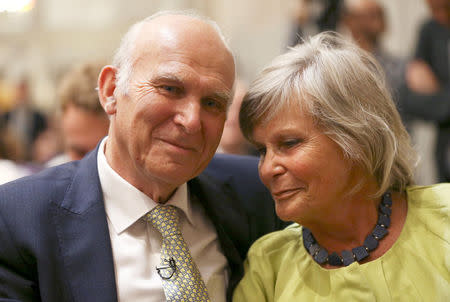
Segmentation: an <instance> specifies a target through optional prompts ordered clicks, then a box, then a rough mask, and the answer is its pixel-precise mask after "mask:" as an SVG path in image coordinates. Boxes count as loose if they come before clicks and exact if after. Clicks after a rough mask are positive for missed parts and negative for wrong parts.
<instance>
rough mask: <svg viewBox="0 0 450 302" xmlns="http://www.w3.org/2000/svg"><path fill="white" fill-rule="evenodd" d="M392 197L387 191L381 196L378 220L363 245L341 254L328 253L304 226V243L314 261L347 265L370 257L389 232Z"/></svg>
mask: <svg viewBox="0 0 450 302" xmlns="http://www.w3.org/2000/svg"><path fill="white" fill-rule="evenodd" d="M391 206H392V198H391V193H389V192H386V193H384V194H383V196H382V198H381V203H380V206H379V207H378V221H377V224H376V225H375V227H374V229H373V230H372V232H371V233H370V234H369V235H367V237H366V239H365V240H364V243H363V245H361V246H358V247H355V248H353V249H352V250H351V251H349V250H344V251H342V252H341V255H339V254H338V253H336V252H333V253H331V255H329V254H328V251H327V250H326V249H325V248H323V247H321V246H320V245H319V243H318V242H317V241H316V239H315V238H314V236H313V234H312V233H311V231H310V230H309V229H308V228H306V227H303V231H302V233H303V245H304V246H305V248H306V250H307V251H308V253H309V254H310V255H311V256H312V257H313V259H314V261H316V262H317V263H319V264H325V263H328V264H331V265H334V266H347V265H350V264H351V263H353V262H354V261H358V262H360V261H361V260H363V259H365V258H367V257H369V254H370V252H372V251H373V250H375V249H376V248H377V247H378V241H379V240H380V239H382V238H384V237H385V236H386V235H387V233H388V230H387V229H388V228H389V226H390V224H391V218H390V216H391V213H392V209H391Z"/></svg>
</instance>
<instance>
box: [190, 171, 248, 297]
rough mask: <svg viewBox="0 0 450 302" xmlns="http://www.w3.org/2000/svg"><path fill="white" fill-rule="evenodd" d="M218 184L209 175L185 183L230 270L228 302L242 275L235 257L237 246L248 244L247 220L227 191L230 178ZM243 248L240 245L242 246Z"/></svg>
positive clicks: (230, 192) (235, 198)
mask: <svg viewBox="0 0 450 302" xmlns="http://www.w3.org/2000/svg"><path fill="white" fill-rule="evenodd" d="M226 179H227V180H225V181H223V180H222V181H219V180H218V179H216V178H214V177H213V176H211V175H206V174H201V175H199V176H198V177H197V178H195V179H193V180H191V181H190V182H189V189H190V192H191V195H192V194H193V195H195V197H196V198H198V200H199V202H200V203H201V204H202V205H203V207H204V208H205V211H206V214H207V215H208V217H209V218H210V219H211V221H212V223H213V224H214V226H215V228H216V231H217V235H218V238H219V241H220V244H221V247H222V252H223V253H224V255H225V257H226V258H227V260H228V264H229V266H230V269H231V274H230V278H229V284H228V290H227V300H228V301H230V300H231V294H232V289H234V287H235V285H236V284H237V282H238V281H239V279H240V278H241V276H242V274H243V267H242V264H243V259H244V258H245V255H241V254H240V253H239V249H238V248H237V247H238V246H240V242H246V241H248V237H249V230H248V227H249V226H248V217H247V216H246V214H245V213H244V212H243V211H242V207H241V206H239V200H238V199H237V197H236V194H235V193H234V191H233V190H231V187H230V180H231V177H226ZM242 246H244V245H242Z"/></svg>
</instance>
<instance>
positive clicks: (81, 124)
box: [47, 62, 109, 166]
mask: <svg viewBox="0 0 450 302" xmlns="http://www.w3.org/2000/svg"><path fill="white" fill-rule="evenodd" d="M103 66H104V64H102V63H101V62H87V63H82V64H79V65H77V66H75V67H73V68H72V69H71V70H70V71H69V72H67V73H66V74H65V75H64V77H63V79H62V81H61V83H60V85H59V88H58V100H59V102H60V107H61V116H60V120H61V134H62V140H63V145H64V153H63V154H62V155H59V156H57V157H55V158H53V159H51V160H50V161H49V162H48V163H47V166H54V165H57V164H61V163H64V162H68V161H71V160H79V159H81V158H83V157H84V156H85V155H86V154H87V153H88V152H89V151H91V150H93V149H95V147H96V146H97V144H98V142H99V141H100V140H101V139H102V138H103V137H105V136H106V135H107V133H108V128H109V119H108V115H107V114H106V113H105V111H104V110H103V108H102V106H101V104H100V101H99V98H98V93H97V91H96V89H95V88H96V87H97V79H98V75H99V74H100V71H101V69H102V67H103Z"/></svg>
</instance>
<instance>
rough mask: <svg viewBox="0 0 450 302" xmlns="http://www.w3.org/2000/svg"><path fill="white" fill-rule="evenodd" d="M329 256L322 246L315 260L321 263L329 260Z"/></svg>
mask: <svg viewBox="0 0 450 302" xmlns="http://www.w3.org/2000/svg"><path fill="white" fill-rule="evenodd" d="M327 258H328V252H327V250H326V249H324V248H323V247H321V248H320V250H319V252H318V253H317V254H316V256H315V257H314V260H315V261H316V262H317V263H319V264H323V263H325V262H326V261H327Z"/></svg>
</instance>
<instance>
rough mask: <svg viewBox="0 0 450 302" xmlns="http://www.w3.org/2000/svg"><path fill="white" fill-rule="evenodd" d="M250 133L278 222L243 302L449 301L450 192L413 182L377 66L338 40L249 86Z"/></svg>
mask: <svg viewBox="0 0 450 302" xmlns="http://www.w3.org/2000/svg"><path fill="white" fill-rule="evenodd" d="M239 120H240V125H241V128H242V131H243V133H244V135H245V137H247V138H248V139H249V140H250V141H251V142H252V143H254V145H255V147H256V148H257V149H258V150H259V152H260V154H261V157H260V162H259V174H260V177H261V180H262V181H263V183H264V184H265V185H266V186H267V188H268V189H269V190H270V192H271V193H272V197H273V198H274V200H275V208H276V212H277V214H278V216H279V217H280V218H281V219H283V220H285V221H294V222H295V223H294V224H292V225H291V226H289V227H287V228H286V229H284V230H282V231H278V232H274V233H272V234H269V235H266V236H264V237H262V238H260V239H259V240H257V241H256V243H255V244H253V245H252V247H251V248H250V250H249V252H248V255H247V260H246V263H245V275H244V278H243V279H242V280H241V282H240V283H239V285H238V287H237V288H236V291H235V293H234V299H233V301H234V302H252V301H255V302H263V301H270V302H272V301H408V302H409V301H448V300H449V298H450V286H449V284H450V262H449V261H448V260H449V255H450V242H449V237H448V232H449V230H450V217H449V216H450V202H449V201H450V184H437V185H431V186H425V187H423V186H413V170H414V168H415V165H416V163H417V157H416V153H415V151H414V149H413V148H412V146H411V144H410V139H409V135H408V133H407V131H406V129H405V127H404V126H403V124H402V120H401V118H400V115H399V113H398V111H397V109H396V106H395V104H394V102H393V100H392V98H391V94H390V92H389V89H388V87H387V86H386V82H385V76H384V72H383V71H382V68H381V67H380V66H379V64H378V63H377V61H376V60H375V58H374V57H373V56H372V55H370V54H369V53H368V52H366V51H363V50H362V49H361V48H359V47H357V46H356V45H355V44H353V43H351V42H350V41H346V40H345V39H343V38H340V37H339V36H335V35H332V34H329V33H322V34H319V35H317V36H315V37H312V38H311V40H310V41H306V42H304V43H303V44H301V45H299V46H297V47H295V48H293V49H292V50H290V51H289V52H287V53H286V54H284V55H281V56H279V57H277V58H275V59H274V60H273V61H272V63H270V64H269V65H268V66H267V67H266V68H265V69H264V70H263V71H262V72H261V73H260V74H259V76H258V77H257V78H256V80H255V81H254V82H253V84H251V85H250V88H249V92H248V93H247V95H246V96H245V98H244V101H243V103H242V106H241V111H240V116H239Z"/></svg>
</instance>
